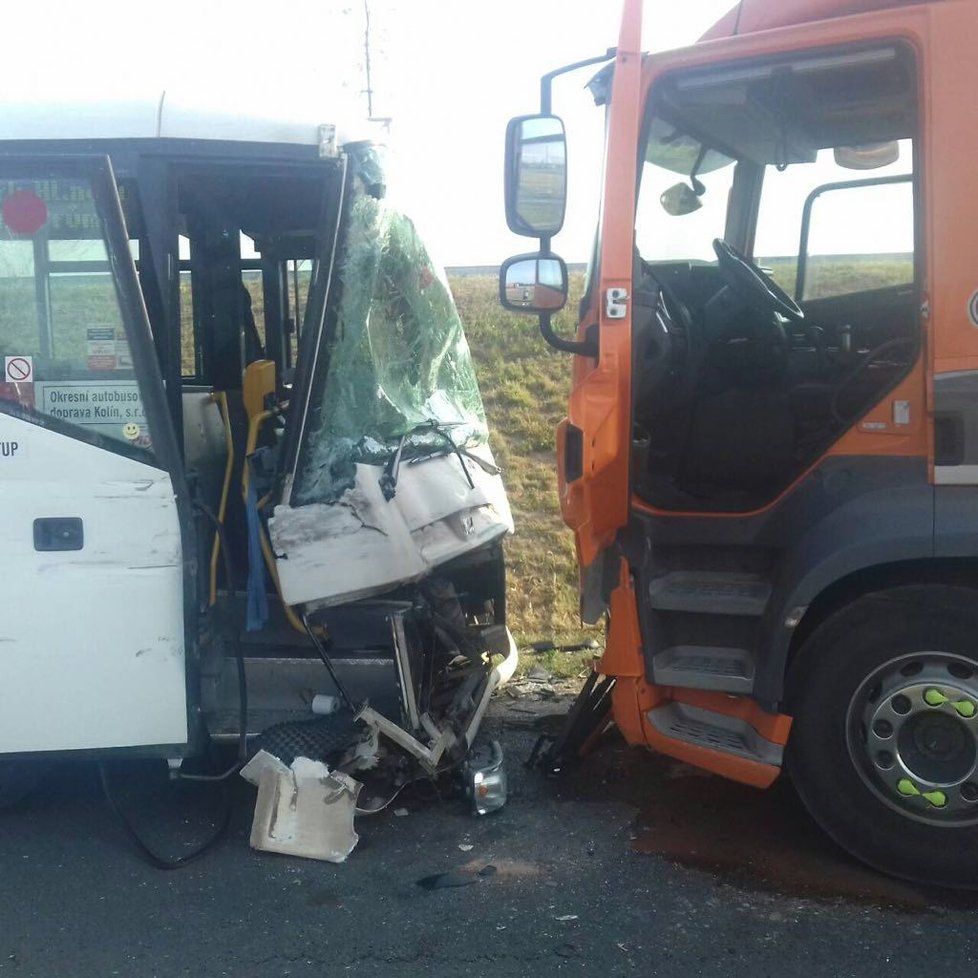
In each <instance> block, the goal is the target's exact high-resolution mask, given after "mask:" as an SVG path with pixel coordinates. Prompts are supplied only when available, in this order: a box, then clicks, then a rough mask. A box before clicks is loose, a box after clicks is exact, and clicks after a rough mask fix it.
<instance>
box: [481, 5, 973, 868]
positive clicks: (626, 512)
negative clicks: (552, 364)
mask: <svg viewBox="0 0 978 978" xmlns="http://www.w3.org/2000/svg"><path fill="white" fill-rule="evenodd" d="M641 16H642V5H641V3H639V2H632V0H629V2H627V3H626V4H625V9H624V15H623V20H622V31H621V38H620V42H619V45H618V47H617V49H613V50H612V51H610V52H609V53H608V55H607V56H606V58H605V59H604V60H607V62H608V63H607V65H606V66H605V67H603V68H601V70H600V71H599V73H598V75H597V76H596V77H595V78H594V79H593V81H592V82H591V88H592V91H593V92H594V94H595V98H596V101H597V102H598V104H599V105H603V106H605V107H606V112H607V130H606V131H607V145H606V156H605V178H604V186H603V195H602V200H601V217H600V223H599V227H598V231H597V235H596V245H595V249H594V254H593V257H592V261H591V263H590V267H589V270H588V275H587V282H586V288H585V292H584V296H583V298H582V300H581V302H580V308H579V317H578V329H577V332H576V335H570V334H568V335H560V334H558V332H557V331H555V329H554V322H553V317H554V315H555V312H556V310H557V309H559V307H560V305H561V302H560V301H557V302H555V301H554V300H553V293H554V291H555V290H556V292H557V293H558V294H559V295H561V296H566V294H567V289H568V285H567V273H566V266H564V264H563V262H562V260H561V259H560V258H559V256H557V255H555V254H554V253H553V251H552V250H551V246H550V239H551V237H552V236H553V235H554V234H556V233H557V231H559V228H560V225H561V221H562V215H563V207H564V192H563V183H562V181H563V166H564V159H565V152H566V150H565V148H564V144H565V139H564V136H563V127H562V125H561V123H560V120H559V118H558V117H555V116H553V115H552V114H551V111H550V110H551V107H550V104H549V102H550V95H549V89H548V85H549V79H550V78H551V77H553V76H555V75H556V74H558V73H559V72H560V70H558V72H554V73H552V74H551V75H550V76H547V79H548V80H547V81H545V84H544V104H543V105H542V106H541V108H542V111H541V113H540V114H539V115H536V116H526V117H520V118H518V119H516V120H514V121H513V122H512V123H511V125H510V129H509V133H508V154H507V214H508V217H509V223H510V227H511V228H512V229H513V230H514V231H517V232H518V233H523V234H526V235H531V234H534V233H535V235H536V236H537V237H538V238H539V239H540V248H539V250H538V251H537V252H535V253H532V254H528V255H522V256H517V257H516V258H514V259H511V260H510V261H509V262H507V263H506V264H505V265H504V267H503V270H502V282H501V287H500V295H501V299H502V301H503V303H504V305H507V306H508V307H509V308H512V309H521V310H522V311H527V308H528V307H529V310H530V311H535V312H537V313H538V314H539V315H540V317H541V326H542V328H543V332H544V336H545V337H547V338H548V339H549V340H550V341H551V342H552V343H553V344H554V345H555V346H558V347H559V348H562V349H565V350H568V351H569V352H570V353H572V354H573V357H574V360H573V368H572V389H571V394H570V400H569V410H568V416H567V419H566V420H565V421H564V422H563V423H562V425H561V426H560V429H559V431H558V468H559V473H558V476H559V481H560V494H561V505H562V510H563V515H564V518H565V520H566V522H567V523H568V524H569V525H570V526H571V527H572V528H573V530H574V532H575V536H576V541H577V552H578V557H579V562H580V567H581V608H582V614H583V616H584V618H585V619H586V620H589V621H596V620H598V619H599V618H600V617H601V616H603V615H607V616H608V621H609V628H608V641H607V647H606V650H605V653H604V656H603V658H602V659H601V661H600V662H599V663H598V664H597V666H596V676H595V681H593V682H591V683H589V684H588V687H587V688H586V690H585V693H584V694H583V695H584V696H585V699H586V698H587V697H590V698H591V699H590V702H589V704H588V705H589V709H588V710H582V711H578V715H580V716H587V717H590V718H591V719H592V722H596V720H595V718H600V717H602V716H603V715H604V713H605V712H607V710H609V709H610V710H611V711H612V713H613V717H614V720H615V721H616V722H617V725H618V727H619V728H620V729H621V731H622V733H623V734H624V735H625V737H626V738H627V739H628V740H629V741H630V742H631V743H634V744H644V745H647V746H650V747H653V748H655V749H657V750H659V751H662V752H664V753H666V754H669V755H671V756H674V757H677V758H680V759H682V760H684V761H687V762H689V763H691V764H695V765H698V766H700V767H703V768H705V769H707V770H710V771H713V772H716V773H718V774H721V775H724V776H726V777H730V778H734V779H736V780H739V781H742V782H745V783H748V784H752V785H755V786H758V787H765V786H767V785H769V784H771V783H772V782H773V781H774V780H775V778H776V777H777V776H778V775H779V773H780V772H781V771H782V769H784V768H787V769H788V770H789V772H790V774H791V776H792V780H793V782H794V783H795V785H796V786H797V789H798V791H799V794H800V795H801V797H802V799H803V800H804V802H805V804H806V805H807V807H808V808H809V810H810V811H811V812H812V814H813V815H814V817H815V818H816V820H817V821H818V822H819V823H820V824H821V825H822V826H823V828H825V830H826V831H827V832H828V833H829V834H830V835H832V836H833V837H834V838H835V839H836V840H837V841H838V842H839V843H840V844H842V845H843V846H844V847H845V848H847V849H848V850H849V851H850V852H852V853H854V854H855V855H857V856H858V857H859V858H861V859H863V860H865V861H866V862H869V863H871V864H873V865H875V866H877V867H879V868H882V869H885V870H887V871H889V872H892V873H896V874H898V875H903V876H907V877H910V878H914V879H919V880H927V881H930V882H940V883H945V884H950V885H956V886H974V885H976V883H975V881H976V880H978V718H976V714H978V643H976V640H975V639H974V635H975V634H976V632H975V626H976V625H978V612H976V611H975V608H976V607H978V604H976V602H975V599H976V597H978V594H976V591H975V587H976V585H978V562H976V558H978V540H976V537H975V534H974V520H975V516H976V514H978V495H976V486H978V480H976V478H975V471H978V470H976V469H974V467H973V466H972V464H971V461H972V457H973V455H974V451H975V449H974V443H973V436H972V434H971V432H972V429H973V425H972V422H971V420H969V419H971V418H972V416H973V414H974V410H975V408H974V402H973V394H974V392H973V391H972V385H973V383H974V378H973V374H972V371H973V370H974V367H975V364H976V363H978V360H976V359H975V357H976V356H978V316H976V315H975V307H976V300H975V295H976V289H978V280H976V279H975V277H974V274H973V273H972V272H970V271H969V270H968V268H967V267H966V262H965V261H963V256H964V255H965V254H967V253H969V251H970V245H969V243H968V242H969V241H970V238H971V236H972V234H973V232H972V227H973V222H974V218H975V215H974V214H973V213H972V211H973V209H974V208H973V206H972V203H971V199H970V196H969V195H968V193H967V191H966V190H965V188H966V186H967V177H966V176H965V172H964V170H963V169H962V167H963V165H964V164H963V160H965V159H967V158H968V155H969V153H970V150H968V149H967V147H968V146H969V145H970V143H971V141H972V137H971V135H970V133H969V132H968V129H967V126H965V125H962V119H961V115H960V112H961V106H962V105H963V104H964V103H963V102H962V97H963V96H962V93H963V92H964V91H965V88H966V87H967V86H968V85H970V83H971V82H970V80H969V79H970V73H971V70H970V68H968V67H966V65H965V64H964V62H966V61H967V60H968V59H967V57H966V55H965V54H964V51H963V49H961V41H960V38H961V37H963V36H967V35H968V33H969V32H970V31H971V30H972V29H973V28H974V27H975V25H976V21H975V9H974V5H973V4H970V3H965V2H957V0H943V2H933V3H920V4H912V3H898V2H885V0H884V2H858V0H798V2H793V3H790V4H785V3H777V4H775V3H763V2H753V3H742V4H740V5H739V6H738V7H737V8H735V9H734V10H733V11H731V13H730V14H729V15H728V16H727V17H726V18H725V19H723V20H722V21H720V22H719V23H718V24H717V25H716V26H715V27H714V28H713V29H712V30H711V31H710V32H709V33H708V34H707V35H706V36H705V37H704V38H703V39H702V40H701V41H700V42H699V43H697V44H696V45H694V46H692V47H690V48H688V49H684V50H680V51H671V52H666V53H663V54H657V55H652V56H648V55H642V54H641V45H640V36H641ZM651 26H652V29H654V23H653V24H652V25H651ZM601 60H602V59H601V58H595V59H589V61H588V62H587V63H593V62H600V61H601ZM570 67H574V66H570ZM561 70H562V69H561ZM962 86H965V87H962ZM572 205H573V204H572ZM517 279H519V280H520V281H521V282H525V281H526V280H527V279H530V280H531V281H535V282H539V283H541V284H544V285H546V286H547V289H546V292H545V295H544V297H543V299H542V300H540V301H536V300H531V301H529V302H527V301H526V300H523V301H521V302H513V301H512V298H511V297H510V296H508V295H507V292H506V283H507V282H508V281H515V280H517ZM569 742H574V738H571V739H570V741H569ZM578 742H579V741H578Z"/></svg>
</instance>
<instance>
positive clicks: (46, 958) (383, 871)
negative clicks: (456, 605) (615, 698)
mask: <svg viewBox="0 0 978 978" xmlns="http://www.w3.org/2000/svg"><path fill="white" fill-rule="evenodd" d="M501 705H502V706H505V711H504V712H501V711H500V709H499V707H497V709H496V714H495V716H494V717H493V719H492V720H491V724H492V727H493V730H494V732H495V733H496V734H497V735H499V736H501V738H502V741H503V745H504V748H505V749H506V752H507V758H508V770H509V774H510V779H511V792H510V800H509V804H508V805H507V807H506V808H505V809H504V810H503V811H501V812H498V813H496V814H493V815H490V816H486V817H484V818H475V817H473V816H472V815H470V814H468V812H467V810H466V808H465V806H464V804H463V802H462V801H461V800H460V799H458V798H454V797H450V796H449V797H444V798H442V799H441V800H439V799H437V798H436V797H435V796H434V795H433V793H432V792H430V791H424V792H422V791H415V792H414V794H412V795H409V796H402V798H401V799H399V800H398V803H397V806H395V807H400V806H403V807H404V808H406V809H407V811H408V814H407V815H402V816H397V815H394V814H393V812H392V811H388V812H386V813H384V814H382V815H379V816H375V817H373V818H360V819H358V822H357V829H358V831H359V833H360V836H361V839H360V843H359V846H358V848H357V849H356V850H355V851H354V853H353V854H352V855H351V857H350V858H349V860H348V861H347V862H346V863H345V864H343V865H331V864H327V863H318V862H312V861H308V860H300V859H293V858H288V857H282V856H274V855H269V854H263V853H256V852H253V851H251V850H250V849H249V846H248V833H249V829H250V822H251V813H252V805H253V802H254V789H252V788H250V787H249V786H248V785H245V784H244V783H243V782H242V783H241V784H240V785H235V787H234V800H235V815H234V821H233V824H232V828H231V831H230V833H229V835H228V836H227V838H226V839H225V841H224V842H223V843H221V844H220V845H219V846H218V847H217V848H216V849H215V850H214V851H212V852H211V853H210V854H209V855H208V856H206V857H205V858H204V859H203V860H201V861H199V862H196V863H193V864H191V865H190V866H188V867H187V868H185V869H182V870H179V871H177V872H161V871H159V870H156V869H152V868H150V867H149V866H147V865H145V864H144V863H143V862H141V861H140V859H139V857H138V856H137V855H136V854H135V853H134V851H133V850H132V849H131V848H130V845H129V843H128V841H127V839H126V837H125V836H124V834H123V832H122V830H121V828H120V826H119V824H118V822H117V821H116V820H115V818H114V816H113V815H112V814H111V813H110V812H109V810H108V809H107V807H106V804H105V802H104V800H103V798H102V796H101V791H100V787H99V784H98V780H97V777H96V775H95V773H94V771H93V770H92V769H91V768H89V767H88V766H66V767H63V768H60V769H59V770H58V771H57V772H55V774H54V776H52V777H50V778H49V779H48V781H47V782H46V783H45V785H44V787H43V788H42V789H41V791H40V792H39V793H38V794H37V795H36V796H34V797H33V799H32V800H31V801H30V802H29V803H28V804H27V805H26V806H23V807H21V808H20V809H19V810H16V811H14V812H10V813H7V814H4V815H2V816H0V833H2V839H3V843H2V853H0V880H2V888H0V976H7V975H10V976H15V975H17V976H20V975H23V976H26V975H36V976H45V978H51V976H62V975H63V976H69V975H70V976H73V978H77V976H89V975H98V976H110V975H122V976H127V978H128V976H139V978H146V976H154V975H156V976H171V975H173V976H176V975H193V976H197V978H200V976H218V975H232V976H236V978H250V976H279V975H297V976H308V975H334V974H335V975H345V974H355V975H358V976H371V975H385V976H391V975H428V976H457V975H491V976H493V978H496V976H499V978H503V976H509V975H521V976H522V975H534V976H540V975H547V974H552V973H553V974H593V975H608V976H616V975H643V976H647V975H669V976H687V975H689V976H692V975H724V976H736V975H750V976H751V978H764V976H767V975H772V976H773V975H778V976H793V975H801V974H804V975H805V976H806V978H816V976H820V975H826V976H832V978H841V976H848V975H859V976H862V975H866V976H869V975H872V976H876V975H881V976H883V975H885V976H903V975H907V976H910V975H913V976H915V978H919V976H921V975H929V974H934V973H941V974H954V975H967V974H973V973H974V972H975V968H976V965H978V926H976V923H978V919H976V918H978V897H968V896H962V895H954V894H944V893H937V892H930V891H926V890H922V889H921V888H919V887H916V886H912V885H909V884H903V883H898V882H894V881H890V880H886V879H883V878H882V877H880V876H878V875H876V874H874V873H872V872H870V871H868V870H864V869H862V868H861V867H859V866H857V865H855V864H853V863H852V862H851V861H849V860H848V859H847V858H846V857H845V856H843V855H841V854H840V853H839V852H838V851H837V850H836V849H835V848H834V847H833V846H832V845H831V844H830V843H828V842H827V841H825V840H824V839H823V838H822V836H821V835H820V834H819V833H818V832H817V830H815V829H814V828H813V827H812V826H811V824H810V823H809V821H808V819H807V817H806V816H805V814H804V813H803V812H802V811H801V810H800V808H799V806H798V803H797V801H796V800H795V798H794V796H793V794H792V793H791V790H790V787H789V786H787V785H784V786H780V787H777V788H775V789H774V790H772V791H770V792H765V793H759V792H754V791H752V790H750V789H746V788H740V787H738V786H735V785H727V784H725V783H724V782H721V781H719V780H718V779H715V778H712V777H709V776H704V775H702V774H699V773H696V772H693V771H691V770H690V769H688V768H685V767H683V766H682V765H678V764H674V763H672V762H669V761H667V760H665V759H663V758H658V757H654V756H653V755H651V754H647V753H644V752H638V751H630V750H627V749H625V748H624V747H623V746H622V745H620V744H619V743H617V742H616V741H615V740H613V739H612V740H610V741H608V742H607V743H605V744H604V745H602V746H601V748H600V749H599V750H598V751H597V752H596V753H595V754H594V755H592V756H591V757H590V758H588V760H587V761H586V762H584V763H583V764H582V765H581V766H580V767H579V768H577V769H576V770H575V771H574V772H573V773H572V774H570V775H568V776H566V777H565V778H564V779H562V780H561V781H556V782H555V781H550V780H547V779H545V778H543V777H541V776H540V775H538V774H534V773H530V772H527V771H525V770H524V769H523V767H522V765H521V763H520V762H521V761H522V760H523V759H524V758H525V757H526V756H527V754H528V753H529V750H530V747H531V746H532V743H533V741H534V739H535V737H536V735H537V732H538V730H539V728H540V725H541V720H540V718H539V716H538V715H537V714H538V713H539V709H540V707H539V704H537V705H533V704H521V703H520V702H519V701H516V702H506V701H504V703H503V704H501ZM113 777H114V779H115V781H116V783H117V784H118V785H119V795H120V800H121V801H122V803H123V804H124V805H125V806H126V807H127V809H128V810H129V811H130V812H131V814H132V817H133V818H134V820H136V821H138V823H139V825H140V827H141V831H142V832H143V833H144V834H145V835H146V836H147V837H149V838H151V839H152V840H153V841H154V843H155V844H156V845H157V846H158V847H159V848H161V849H168V850H169V851H170V852H172V853H177V852H180V851H181V850H182V849H184V848H185V847H187V846H188V845H189V844H192V843H193V842H194V841H196V840H197V839H199V838H201V837H202V835H203V834H204V833H205V832H206V830H207V828H208V825H209V824H210V823H209V822H208V815H209V814H210V813H211V812H212V811H213V810H214V805H213V802H214V798H213V796H212V795H209V794H208V789H201V788H199V787H197V786H184V785H175V784H172V783H168V782H167V781H166V780H165V776H164V775H163V773H162V772H161V770H160V768H159V767H158V766H156V765H147V764H138V765H134V764H127V765H122V766H118V765H117V766H116V767H114V768H113ZM463 847H465V848H463ZM468 847H471V848H468ZM486 866H492V867H494V869H492V870H485V867H486ZM480 871H481V872H482V873H483V875H479V874H480ZM442 873H447V874H450V875H449V876H447V877H446V878H445V880H444V881H445V882H456V883H464V884H467V885H459V886H444V887H437V888H434V889H426V888H425V887H423V886H420V885H419V884H418V881H419V880H421V879H423V878H426V877H430V876H432V875H436V874H442Z"/></svg>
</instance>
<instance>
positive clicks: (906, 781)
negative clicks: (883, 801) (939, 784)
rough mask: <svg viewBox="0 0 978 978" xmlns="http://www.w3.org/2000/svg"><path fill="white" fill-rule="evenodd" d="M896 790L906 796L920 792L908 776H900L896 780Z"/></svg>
mask: <svg viewBox="0 0 978 978" xmlns="http://www.w3.org/2000/svg"><path fill="white" fill-rule="evenodd" d="M897 791H899V792H900V794H901V795H904V796H905V797H907V798H909V797H911V796H913V795H919V794H920V788H918V787H917V786H916V785H915V784H914V783H913V781H911V780H910V778H900V780H899V781H897Z"/></svg>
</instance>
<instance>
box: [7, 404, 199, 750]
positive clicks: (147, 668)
mask: <svg viewBox="0 0 978 978" xmlns="http://www.w3.org/2000/svg"><path fill="white" fill-rule="evenodd" d="M0 443H3V444H7V445H11V444H13V445H16V446H17V451H16V452H15V453H13V455H12V457H11V456H8V457H4V458H2V459H0V463H2V464H0V483H2V486H3V503H4V505H3V511H2V513H0V553H2V554H3V560H4V568H5V571H6V573H5V575H4V584H3V598H2V599H0V608H2V613H0V620H2V624H0V753H7V752H10V753H17V752H20V751H66V750H91V749H98V748H106V747H141V746H147V745H157V744H161V745H167V746H180V745H183V744H185V743H186V741H187V733H188V730H187V693H186V687H187V678H186V672H185V653H184V605H183V597H184V591H183V588H184V578H183V572H184V564H183V552H182V545H181V539H180V523H179V517H178V514H177V504H176V500H175V497H174V492H173V484H172V482H171V479H170V476H169V475H168V474H167V473H166V472H164V471H163V470H162V469H158V468H156V467H154V466H151V465H147V464H145V463H143V462H139V461H135V460H133V459H129V458H125V457H123V456H122V455H119V454H117V453H115V452H111V451H107V450H106V449H104V448H99V447H98V446H96V445H89V444H86V443H84V442H82V441H80V440H76V439H74V438H66V437H65V436H63V435H61V434H59V433H57V432H56V431H52V430H49V429H48V428H45V427H42V426H40V425H37V424H31V423H29V422H27V421H23V420H21V419H19V418H15V417H11V416H10V415H7V414H0ZM52 518H60V520H61V522H65V521H66V518H67V519H71V520H74V521H75V525H76V526H77V534H78V535H77V539H76V540H75V542H74V543H73V544H71V545H69V546H67V547H65V548H63V549H62V548H61V547H59V546H46V545H45V542H44V540H43V539H39V538H38V528H39V526H43V525H44V524H45V522H48V523H50V522H51V521H52Z"/></svg>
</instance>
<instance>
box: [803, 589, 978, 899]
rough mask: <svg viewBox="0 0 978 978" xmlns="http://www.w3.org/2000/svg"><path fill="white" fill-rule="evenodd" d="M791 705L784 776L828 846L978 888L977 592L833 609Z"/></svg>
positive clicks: (881, 597)
mask: <svg viewBox="0 0 978 978" xmlns="http://www.w3.org/2000/svg"><path fill="white" fill-rule="evenodd" d="M788 711H789V712H790V713H791V714H792V715H793V716H794V725H793V727H792V731H791V738H790V740H789V743H788V757H787V764H788V768H789V771H790V774H791V777H792V780H793V781H794V783H795V786H796V788H797V790H798V793H799V795H800V796H801V798H802V800H803V801H804V803H805V805H806V807H807V808H808V810H809V811H810V812H811V814H812V815H813V816H814V818H815V820H816V821H817V822H818V823H819V824H820V825H821V826H822V828H823V829H824V830H825V831H826V832H827V833H828V834H829V835H830V836H832V838H834V839H835V840H836V842H838V843H839V845H841V846H842V847H843V848H844V849H846V850H848V851H849V852H850V853H852V855H854V856H855V857H856V858H858V859H861V860H863V861H864V862H866V863H869V864H870V865H871V866H875V867H876V868H878V869H881V870H883V871H884V872H887V873H892V874H893V875H896V876H903V877H905V878H907V879H912V880H916V881H919V882H925V883H933V884H938V885H943V886H953V887H962V888H969V889H976V888H978V592H976V591H973V590H971V589H969V588H964V587H951V586H943V585H919V586H908V587H899V588H893V589H891V590H888V591H879V592H875V593H872V594H868V595H866V596H864V597H862V598H859V599H858V600H856V601H854V602H853V603H852V604H850V605H848V606H847V607H845V608H843V609H842V610H840V611H838V612H836V613H835V614H834V615H832V616H831V617H829V618H828V619H826V621H824V622H823V623H822V624H821V625H819V626H818V628H817V629H816V630H815V631H814V632H812V634H811V635H810V636H809V637H808V639H807V640H806V641H805V643H804V645H803V646H802V647H801V648H800V649H799V650H798V653H797V655H796V657H795V659H794V662H793V665H792V668H791V671H790V674H789V677H788Z"/></svg>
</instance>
